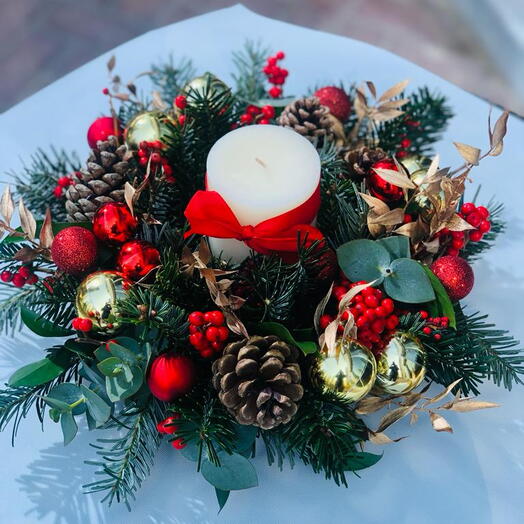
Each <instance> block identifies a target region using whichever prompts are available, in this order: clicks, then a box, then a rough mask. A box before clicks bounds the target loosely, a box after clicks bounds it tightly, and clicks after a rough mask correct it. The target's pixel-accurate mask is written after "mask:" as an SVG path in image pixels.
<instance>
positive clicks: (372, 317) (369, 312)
mask: <svg viewBox="0 0 524 524" xmlns="http://www.w3.org/2000/svg"><path fill="white" fill-rule="evenodd" d="M364 314H365V315H366V318H367V319H368V320H369V322H373V320H375V319H376V318H377V313H376V310H374V309H368V310H367V311H366V312H365V313H364Z"/></svg>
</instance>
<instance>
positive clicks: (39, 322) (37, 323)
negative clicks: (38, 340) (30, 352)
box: [20, 306, 74, 337]
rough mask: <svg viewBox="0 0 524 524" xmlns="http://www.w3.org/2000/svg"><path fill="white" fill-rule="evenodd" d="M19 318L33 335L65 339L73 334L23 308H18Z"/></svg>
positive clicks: (71, 331) (69, 330)
mask: <svg viewBox="0 0 524 524" xmlns="http://www.w3.org/2000/svg"><path fill="white" fill-rule="evenodd" d="M20 318H21V319H22V321H23V322H24V324H25V325H26V326H27V327H28V328H29V329H30V330H31V331H32V332H33V333H36V334H37V335H38V336H40V337H67V336H69V335H72V334H73V333H74V331H73V330H71V329H66V328H63V327H62V326H58V325H57V324H55V323H54V322H51V321H49V320H47V319H45V318H43V317H41V316H40V314H39V313H35V312H34V311H31V310H30V309H27V308H26V307H24V306H21V307H20Z"/></svg>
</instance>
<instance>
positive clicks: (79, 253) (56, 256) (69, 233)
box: [51, 226, 98, 274]
mask: <svg viewBox="0 0 524 524" xmlns="http://www.w3.org/2000/svg"><path fill="white" fill-rule="evenodd" d="M97 253H98V248H97V245H96V238H95V235H93V233H91V231H89V229H86V228H85V227H79V226H71V227H67V228H66V229H62V231H60V232H59V233H57V235H56V236H55V238H54V240H53V243H52V245H51V257H52V258H53V262H54V263H55V264H56V266H57V267H58V269H61V270H62V271H65V272H66V273H73V274H78V273H84V272H86V271H87V270H88V269H90V268H91V267H92V266H93V265H94V263H95V261H96V257H97Z"/></svg>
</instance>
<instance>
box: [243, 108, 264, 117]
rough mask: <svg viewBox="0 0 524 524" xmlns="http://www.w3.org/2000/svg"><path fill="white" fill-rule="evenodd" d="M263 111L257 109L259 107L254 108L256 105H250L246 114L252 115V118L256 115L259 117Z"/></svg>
mask: <svg viewBox="0 0 524 524" xmlns="http://www.w3.org/2000/svg"><path fill="white" fill-rule="evenodd" d="M260 111H261V109H260V107H257V106H254V105H249V106H247V107H246V113H247V114H248V115H252V116H255V115H258V114H259V113H260Z"/></svg>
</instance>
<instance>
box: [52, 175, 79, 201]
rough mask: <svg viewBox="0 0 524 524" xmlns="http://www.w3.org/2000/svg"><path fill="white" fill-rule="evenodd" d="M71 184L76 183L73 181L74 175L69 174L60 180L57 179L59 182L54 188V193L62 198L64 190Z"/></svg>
mask: <svg viewBox="0 0 524 524" xmlns="http://www.w3.org/2000/svg"><path fill="white" fill-rule="evenodd" d="M71 184H74V182H73V177H71V176H67V175H64V176H61V177H60V178H59V179H58V180H57V184H56V186H55V188H54V189H53V195H54V196H55V197H56V198H62V197H63V196H64V191H65V190H66V189H67V188H68V187H69V186H70V185H71Z"/></svg>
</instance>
